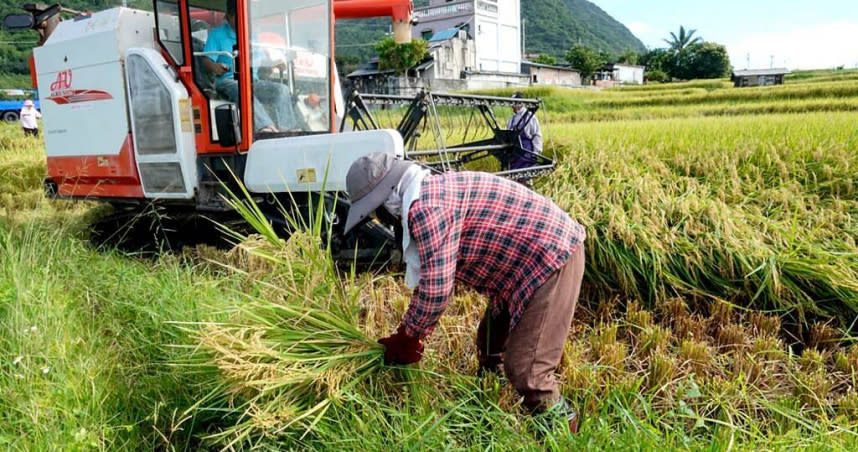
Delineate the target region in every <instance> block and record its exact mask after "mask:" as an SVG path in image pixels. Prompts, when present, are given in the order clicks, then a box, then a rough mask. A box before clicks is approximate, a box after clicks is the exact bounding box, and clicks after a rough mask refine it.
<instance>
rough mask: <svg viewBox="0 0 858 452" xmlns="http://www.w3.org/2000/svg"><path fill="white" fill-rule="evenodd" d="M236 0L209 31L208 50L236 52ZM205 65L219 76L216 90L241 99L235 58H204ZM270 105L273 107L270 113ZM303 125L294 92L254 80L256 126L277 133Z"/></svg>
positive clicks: (254, 119)
mask: <svg viewBox="0 0 858 452" xmlns="http://www.w3.org/2000/svg"><path fill="white" fill-rule="evenodd" d="M235 9H236V6H235V0H227V1H226V15H225V23H224V24H223V25H221V26H220V27H217V28H214V29H212V30H211V31H210V32H209V36H208V39H207V40H206V45H205V48H204V49H203V51H204V52H229V53H232V50H233V47H234V46H235V44H236V42H238V41H237V36H236V34H235V29H236V25H235V18H236V16H235ZM201 61H202V65H203V68H204V69H205V70H206V71H208V72H210V73H212V74H214V75H215V76H217V80H216V81H215V90H216V91H217V92H218V94H220V95H221V96H223V97H224V98H226V99H227V100H229V101H230V102H235V103H237V102H238V81H237V80H235V78H234V77H233V75H232V74H233V60H232V58H229V57H227V56H226V55H217V56H214V55H212V56H211V57H206V58H203V59H202V60H201ZM266 107H269V108H270V109H271V114H269V112H268V110H266ZM298 129H302V124H300V123H299V122H298V120H297V118H296V117H295V112H294V110H293V106H292V94H291V93H290V92H289V89H288V88H287V87H286V86H285V85H283V84H280V83H276V82H271V81H267V80H258V79H256V80H254V82H253V130H255V131H257V132H263V133H266V132H267V133H277V132H285V131H294V130H298Z"/></svg>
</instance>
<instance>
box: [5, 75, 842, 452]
mask: <svg viewBox="0 0 858 452" xmlns="http://www.w3.org/2000/svg"><path fill="white" fill-rule="evenodd" d="M853 75H854V74H853V72H850V71H845V72H839V71H838V72H817V73H812V74H793V75H791V76H790V78H789V81H788V82H789V83H788V85H786V86H784V87H774V88H760V89H745V90H735V89H733V88H730V87H729V84H728V82H725V81H723V80H716V81H695V82H688V83H682V84H665V85H657V86H650V87H632V88H623V89H616V90H608V91H602V92H599V91H589V90H587V91H584V90H580V91H579V90H562V89H548V88H538V89H532V90H530V91H529V93H530V95H532V96H534V97H537V96H538V97H542V98H544V100H545V102H546V106H547V108H546V111H545V112H543V113H542V115H543V118H541V119H542V120H543V123H544V124H545V128H546V132H547V134H548V135H549V138H550V144H551V146H550V148H551V149H552V150H554V151H556V152H557V156H558V160H559V162H560V166H559V168H558V170H557V171H556V172H555V173H554V174H553V175H552V176H550V177H547V178H545V179H544V180H541V181H539V183H538V188H539V189H540V190H541V191H542V192H543V193H545V194H547V195H549V196H551V197H552V198H553V199H554V200H555V201H556V202H558V204H560V205H561V206H562V207H563V208H564V209H566V210H567V211H569V212H570V213H571V214H572V216H573V217H575V218H577V219H578V220H579V221H581V222H582V223H583V224H584V225H585V226H586V227H587V229H588V233H589V238H588V248H587V249H588V256H587V257H588V269H587V274H586V284H585V290H584V293H583V298H582V301H581V304H580V309H579V311H578V314H577V315H576V322H575V324H574V325H573V332H572V334H571V336H570V341H569V343H568V345H567V352H566V354H565V357H564V361H563V363H562V365H561V368H560V369H559V373H560V375H561V378H562V380H563V381H564V382H565V384H564V386H563V390H564V393H565V395H566V396H567V397H569V398H570V399H571V400H573V401H574V402H575V404H576V406H577V407H579V408H580V409H581V410H582V412H583V414H584V423H583V429H582V434H581V435H579V436H576V437H574V438H572V437H568V436H566V435H563V434H561V433H560V431H559V430H554V431H540V429H544V427H543V426H542V424H540V423H538V422H536V421H535V420H534V419H531V418H530V417H528V416H526V415H524V414H523V413H522V412H521V410H520V408H519V406H518V400H517V398H516V397H515V394H514V393H513V391H512V390H511V389H510V388H509V386H508V385H506V384H504V383H503V382H502V381H498V380H497V379H495V378H493V377H488V378H477V377H474V376H473V375H474V374H475V371H476V359H475V357H474V356H473V352H472V349H473V337H472V336H473V334H474V331H475V325H476V322H477V321H478V320H479V316H480V315H481V313H482V311H483V308H484V303H485V300H483V299H482V298H480V297H478V296H476V295H475V294H473V293H470V292H467V291H464V292H461V293H459V294H457V297H456V300H455V301H454V302H453V303H452V304H451V307H450V310H449V312H448V315H446V316H445V317H444V318H443V319H442V322H441V324H440V325H439V328H438V331H437V332H436V334H435V335H433V336H432V338H431V339H430V340H429V341H428V343H427V346H426V347H427V352H426V357H425V359H424V362H423V363H422V364H421V366H420V368H419V369H416V368H412V369H407V370H406V369H396V368H385V367H384V366H379V365H378V352H379V349H378V347H377V346H376V345H374V340H375V339H376V338H378V337H381V336H383V335H387V334H389V333H390V332H391V331H393V330H394V329H395V326H396V324H397V323H398V321H399V319H400V317H401V315H402V312H403V311H404V309H405V307H406V305H407V303H408V300H409V297H408V291H406V290H405V289H404V288H403V287H402V285H401V282H399V281H398V280H397V279H396V278H394V277H392V276H389V275H361V276H353V275H348V274H338V273H337V272H335V271H334V270H333V266H332V265H331V262H330V260H329V258H328V257H327V256H326V255H325V254H324V253H322V252H320V251H319V249H318V247H317V246H316V243H315V242H314V241H313V240H311V239H308V238H306V237H305V238H303V239H301V238H300V237H301V236H299V237H298V238H296V239H294V240H292V241H290V242H287V243H283V242H281V241H280V240H278V239H277V238H276V237H273V236H271V234H270V233H267V234H263V236H262V237H251V238H248V239H246V240H244V242H243V245H242V246H241V247H239V248H237V249H236V250H233V251H231V252H229V253H225V252H222V251H216V250H212V249H210V248H206V247H199V248H196V249H192V250H186V251H184V252H182V253H179V254H176V255H171V254H167V255H163V256H160V257H157V258H145V259H144V258H141V257H138V256H134V255H124V254H122V253H120V252H118V251H114V250H109V249H108V250H104V249H95V248H94V247H93V246H92V245H91V244H90V243H89V241H88V240H87V235H88V225H89V223H90V222H91V221H92V219H93V218H95V217H97V216H98V215H101V214H103V212H104V211H105V209H104V208H103V207H99V206H97V205H95V204H91V203H70V202H65V201H49V200H46V199H44V197H43V195H42V193H41V179H42V177H43V175H44V172H45V163H44V155H43V153H42V150H41V146H42V144H41V142H40V141H38V140H33V139H24V138H23V137H22V136H21V131H20V130H19V129H18V127H16V126H14V125H3V124H0V359H2V360H3V362H2V363H0V448H3V449H4V450H33V451H37V450H38V451H42V450H111V451H112V450H153V449H154V450H201V449H203V450H207V449H213V450H219V449H221V448H222V447H224V446H225V445H228V444H232V447H233V449H234V450H250V449H259V450H283V449H287V450H306V449H310V450H347V451H351V450H354V451H357V450H426V449H444V450H534V451H535V450H546V449H549V450H579V449H618V450H653V451H656V450H659V451H660V450H700V451H703V450H706V451H713V450H716V451H720V450H749V451H750V450H797V449H798V450H844V451H846V450H856V449H858V436H856V434H855V432H856V431H858V387H856V382H858V364H856V363H858V346H856V345H850V344H851V343H854V336H855V332H854V330H850V329H851V328H854V324H855V319H856V317H858V273H856V272H858V270H857V269H858V262H856V260H858V249H856V242H855V237H858V221H856V218H858V204H856V202H858V200H856V195H858V187H856V186H855V185H854V184H855V180H858V174H856V172H858V169H856V168H858V160H856V159H858V157H856V156H855V152H854V150H855V149H856V148H858V132H856V130H855V127H854V124H855V123H856V121H858V113H856V112H855V110H854V104H855V102H854V97H856V93H855V92H856V90H858V85H856V84H855V80H856V79H855V78H854V77H853ZM493 93H495V94H509V93H507V92H505V91H493ZM448 121H449V124H448V126H451V127H453V128H455V127H459V126H461V125H462V124H464V123H466V118H452V119H449V120H448ZM451 133H455V132H451ZM257 227H258V228H259V229H261V231H260V232H263V233H264V232H266V231H265V228H264V224H263V223H259V224H257ZM316 232H319V231H316ZM316 235H318V234H316ZM304 321H309V322H311V324H310V325H307V324H304V323H301V322H304ZM33 327H35V328H33ZM314 328H316V329H314ZM319 328H321V329H319ZM344 333H347V334H345V335H344ZM799 342H800V343H802V344H804V345H805V346H806V348H805V349H804V350H803V351H802V350H800V348H790V347H789V346H788V345H789V344H793V343H799ZM299 350H300V353H299V352H298V351H299ZM331 350H339V351H337V352H332V351H331ZM364 354H366V355H364ZM364 356H366V359H364V358H363V357H364ZM326 357H330V358H331V359H330V360H329V359H326ZM355 366H357V367H355ZM361 366H365V367H361ZM355 369H360V371H359V372H358V377H355V372H354V370H355ZM361 372H363V373H361ZM352 382H354V383H353V384H352ZM319 404H323V405H319ZM318 406H321V407H322V408H319V409H318V410H315V411H314V410H313V408H314V407H318ZM308 412H309V416H307V417H304V418H301V417H300V413H308ZM319 414H322V415H321V416H318V415H319Z"/></svg>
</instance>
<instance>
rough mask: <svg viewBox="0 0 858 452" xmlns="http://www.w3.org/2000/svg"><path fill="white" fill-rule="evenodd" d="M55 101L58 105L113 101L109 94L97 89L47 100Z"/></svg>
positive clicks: (70, 93)
mask: <svg viewBox="0 0 858 452" xmlns="http://www.w3.org/2000/svg"><path fill="white" fill-rule="evenodd" d="M46 99H47V100H52V101H54V102H55V103H56V104H57V105H66V104H77V103H81V102H96V101H99V100H110V99H113V96H111V95H110V94H109V93H107V92H105V91H99V90H96V89H79V90H75V91H70V92H66V93H63V94H62V95H56V96H51V97H48V98H46Z"/></svg>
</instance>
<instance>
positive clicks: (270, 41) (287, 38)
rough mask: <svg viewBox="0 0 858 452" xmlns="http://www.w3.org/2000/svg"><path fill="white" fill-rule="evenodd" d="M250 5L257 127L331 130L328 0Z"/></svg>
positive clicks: (288, 129) (258, 129)
mask: <svg viewBox="0 0 858 452" xmlns="http://www.w3.org/2000/svg"><path fill="white" fill-rule="evenodd" d="M248 6H249V8H250V36H251V47H252V56H251V65H252V68H251V72H252V73H253V75H254V77H253V95H254V99H255V100H254V109H255V111H254V119H255V121H256V124H255V127H256V130H257V132H259V131H260V130H261V131H262V132H266V131H275V132H293V133H312V132H327V131H329V129H330V122H331V121H330V108H329V106H330V81H331V75H330V64H329V63H330V54H331V53H330V32H331V20H330V17H331V11H330V2H329V1H326V0H303V1H295V2H283V1H274V0H268V1H264V0H262V1H258V2H252V3H249V5H248ZM260 121H262V123H260ZM275 136H276V135H275ZM258 138H266V136H265V135H264V133H263V134H260V135H259V136H258Z"/></svg>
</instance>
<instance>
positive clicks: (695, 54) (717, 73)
mask: <svg viewBox="0 0 858 452" xmlns="http://www.w3.org/2000/svg"><path fill="white" fill-rule="evenodd" d="M688 53H689V55H690V58H689V60H690V61H689V63H688V64H689V67H688V68H687V69H686V73H687V75H688V77H687V78H701V79H706V78H721V77H726V76H727V75H729V74H730V56H729V55H728V54H727V48H726V47H724V46H722V45H721V44H716V43H714V42H701V43H698V44H693V45H692V46H690V47H689V48H688Z"/></svg>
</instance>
